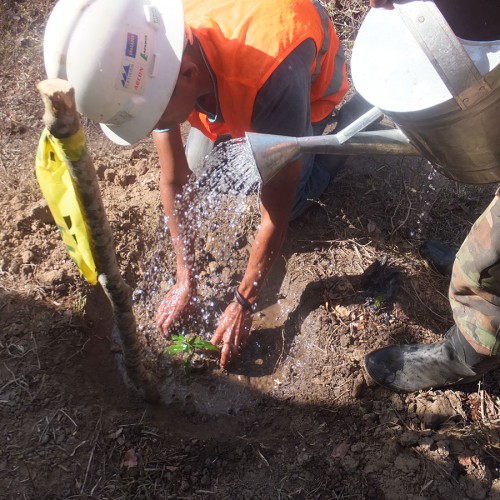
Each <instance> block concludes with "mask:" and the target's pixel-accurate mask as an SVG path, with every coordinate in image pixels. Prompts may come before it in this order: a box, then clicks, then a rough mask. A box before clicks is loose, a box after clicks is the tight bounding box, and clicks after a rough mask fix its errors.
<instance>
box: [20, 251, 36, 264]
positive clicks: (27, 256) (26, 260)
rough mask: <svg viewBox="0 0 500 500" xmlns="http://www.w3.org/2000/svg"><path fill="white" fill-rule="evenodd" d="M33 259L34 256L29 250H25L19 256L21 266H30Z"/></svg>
mask: <svg viewBox="0 0 500 500" xmlns="http://www.w3.org/2000/svg"><path fill="white" fill-rule="evenodd" d="M34 257H35V254H34V253H33V252H32V251H31V250H26V251H24V252H23V253H22V254H21V261H22V263H23V264H30V263H31V262H33V258H34Z"/></svg>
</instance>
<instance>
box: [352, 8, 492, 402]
mask: <svg viewBox="0 0 500 500" xmlns="http://www.w3.org/2000/svg"><path fill="white" fill-rule="evenodd" d="M435 3H436V5H437V7H438V8H439V9H440V10H441V12H442V13H443V15H444V16H445V18H446V19H447V21H448V23H449V24H450V26H451V28H452V29H453V30H454V32H455V34H456V35H457V36H458V37H460V38H462V39H465V40H482V41H493V42H494V43H492V44H491V46H492V47H493V46H494V47H497V49H496V50H498V47H500V3H499V2H498V0H475V1H474V2H472V1H470V0H436V2H435ZM370 4H371V5H372V6H374V7H382V6H383V7H386V8H392V4H391V2H389V1H388V0H370ZM476 37H480V38H476ZM497 41H498V42H497ZM381 57H383V56H381ZM498 68H500V66H498V67H495V71H496V74H497V75H498V71H499V70H498ZM358 90H359V89H358ZM496 91H497V94H496V95H497V96H498V95H499V94H498V86H497V89H496ZM365 97H366V98H367V99H368V100H370V99H369V97H368V96H366V94H365ZM499 103H500V101H499V99H498V98H497V99H496V102H495V104H494V105H495V106H496V108H497V110H498V107H499ZM497 112H498V111H497ZM496 116H500V115H498V114H497V115H496ZM496 134H497V135H496V137H497V142H496V145H498V143H499V142H500V134H499V133H498V128H497V129H496ZM497 167H498V168H499V169H500V164H497ZM438 249H439V248H438ZM429 257H430V259H428V260H430V261H431V262H432V261H433V260H434V258H433V256H432V255H430V256H429ZM436 258H439V256H437V255H436ZM436 260H437V259H436ZM449 299H450V304H451V309H452V312H453V319H454V320H455V324H454V325H453V326H452V327H451V328H450V329H449V330H448V332H447V333H446V335H445V336H444V339H443V340H442V341H440V342H436V343H434V344H415V345H392V346H388V347H383V348H381V349H377V350H375V351H372V352H370V353H368V354H367V355H366V357H365V368H366V371H367V372H368V374H369V375H370V377H371V378H372V379H374V380H375V381H376V382H378V383H379V384H380V385H382V386H384V387H386V388H388V389H391V390H394V391H402V392H414V391H419V390H425V389H430V388H437V387H446V386H450V385H453V384H460V383H469V382H474V381H477V380H478V379H480V378H481V377H482V376H483V375H484V374H485V373H487V372H488V371H490V370H492V369H495V368H497V367H499V366H500V190H498V191H497V194H496V195H495V197H494V199H493V201H492V202H491V203H490V205H489V206H488V207H487V208H486V210H485V211H484V212H483V214H482V215H481V216H480V217H479V219H478V220H477V221H476V222H475V224H474V225H473V227H472V229H471V230H470V232H469V234H468V235H467V237H466V239H465V241H464V242H463V244H462V246H461V248H460V250H459V251H458V253H457V254H456V258H455V260H454V264H453V271H452V276H451V282H450V288H449Z"/></svg>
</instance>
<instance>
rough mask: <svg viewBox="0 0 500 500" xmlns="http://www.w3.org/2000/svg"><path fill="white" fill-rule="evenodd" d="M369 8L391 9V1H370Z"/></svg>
mask: <svg viewBox="0 0 500 500" xmlns="http://www.w3.org/2000/svg"><path fill="white" fill-rule="evenodd" d="M370 7H385V8H386V9H392V8H393V7H392V1H391V0H370Z"/></svg>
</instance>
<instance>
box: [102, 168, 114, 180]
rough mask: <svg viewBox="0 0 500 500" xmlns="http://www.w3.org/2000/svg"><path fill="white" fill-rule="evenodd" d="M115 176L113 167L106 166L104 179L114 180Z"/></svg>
mask: <svg viewBox="0 0 500 500" xmlns="http://www.w3.org/2000/svg"><path fill="white" fill-rule="evenodd" d="M115 178H116V171H115V170H114V169H113V168H107V169H106V170H105V171H104V180H106V181H108V182H114V181H115Z"/></svg>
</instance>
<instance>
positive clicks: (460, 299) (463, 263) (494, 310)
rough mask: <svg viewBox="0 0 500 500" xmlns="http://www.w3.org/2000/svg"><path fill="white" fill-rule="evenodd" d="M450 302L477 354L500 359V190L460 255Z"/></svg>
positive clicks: (455, 264)
mask: <svg viewBox="0 0 500 500" xmlns="http://www.w3.org/2000/svg"><path fill="white" fill-rule="evenodd" d="M449 298H450V304H451V308H452V311H453V317H454V319H455V323H456V324H457V326H458V328H459V329H460V331H461V332H462V334H463V335H464V336H465V338H466V339H467V340H468V341H469V342H470V344H471V345H472V347H473V348H474V349H475V351H477V352H478V353H480V354H486V355H488V356H495V355H500V189H499V190H498V191H497V193H496V195H495V197H494V199H493V201H492V202H491V203H490V205H489V206H488V208H487V209H486V210H485V211H484V212H483V213H482V215H481V216H480V217H479V219H478V220H477V221H476V222H475V224H474V226H473V227H472V229H471V231H470V233H469V234H468V235H467V237H466V238H465V241H464V242H463V244H462V246H461V248H460V250H459V251H458V253H457V256H456V259H455V263H454V265H453V273H452V277H451V283H450V290H449Z"/></svg>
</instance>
